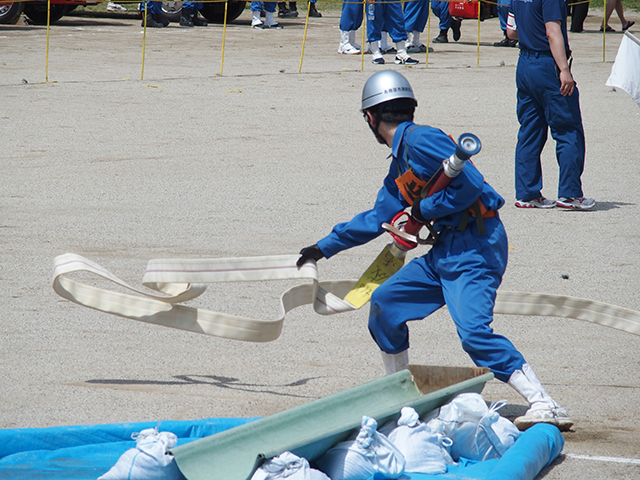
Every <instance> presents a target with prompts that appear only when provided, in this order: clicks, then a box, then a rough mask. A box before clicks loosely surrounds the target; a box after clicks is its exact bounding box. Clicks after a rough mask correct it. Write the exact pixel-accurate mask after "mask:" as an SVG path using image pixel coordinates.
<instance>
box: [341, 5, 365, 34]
mask: <svg viewBox="0 0 640 480" xmlns="http://www.w3.org/2000/svg"><path fill="white" fill-rule="evenodd" d="M361 26H362V4H361V3H347V2H344V3H343V4H342V13H341V14H340V30H341V31H343V32H350V31H352V30H358V29H359V28H360V27H361Z"/></svg>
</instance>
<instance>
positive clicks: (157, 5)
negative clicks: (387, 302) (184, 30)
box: [140, 2, 169, 28]
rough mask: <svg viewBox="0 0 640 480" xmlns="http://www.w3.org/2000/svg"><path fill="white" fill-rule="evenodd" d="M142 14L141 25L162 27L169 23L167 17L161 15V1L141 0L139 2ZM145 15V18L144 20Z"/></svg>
mask: <svg viewBox="0 0 640 480" xmlns="http://www.w3.org/2000/svg"><path fill="white" fill-rule="evenodd" d="M140 13H141V14H142V26H143V27H144V26H145V22H146V25H147V27H151V28H162V27H166V26H167V25H169V19H167V18H166V17H163V16H162V2H143V3H141V4H140ZM145 16H146V20H145Z"/></svg>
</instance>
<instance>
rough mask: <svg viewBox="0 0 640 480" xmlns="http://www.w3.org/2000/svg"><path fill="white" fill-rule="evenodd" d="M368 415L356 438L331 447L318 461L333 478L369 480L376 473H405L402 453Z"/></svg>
mask: <svg viewBox="0 0 640 480" xmlns="http://www.w3.org/2000/svg"><path fill="white" fill-rule="evenodd" d="M377 428H378V423H377V422H376V421H375V420H374V419H373V418H370V417H367V416H366V415H365V416H363V417H362V423H361V428H360V431H359V432H358V434H357V436H356V437H355V438H352V439H350V440H347V441H344V442H341V443H339V444H337V445H336V446H334V447H332V448H330V449H329V450H328V451H327V452H326V453H325V454H324V455H323V456H321V457H320V458H319V459H318V460H317V461H316V463H317V464H318V467H319V468H320V470H322V471H323V472H324V473H326V474H327V475H328V476H329V478H331V480H367V479H368V478H370V477H371V476H372V475H373V474H375V473H380V474H382V475H383V476H384V477H385V478H398V477H400V476H401V475H402V474H403V473H404V466H405V459H404V457H403V456H402V453H400V451H399V450H398V449H397V448H396V447H395V446H394V445H393V444H392V443H391V442H390V441H389V439H388V438H387V437H386V436H385V435H383V434H382V433H380V432H378V431H377Z"/></svg>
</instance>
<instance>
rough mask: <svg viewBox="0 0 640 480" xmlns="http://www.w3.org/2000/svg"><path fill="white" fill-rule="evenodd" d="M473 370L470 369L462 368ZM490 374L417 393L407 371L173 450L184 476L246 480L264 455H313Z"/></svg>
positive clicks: (472, 388) (470, 388) (471, 388)
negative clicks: (365, 419)
mask: <svg viewBox="0 0 640 480" xmlns="http://www.w3.org/2000/svg"><path fill="white" fill-rule="evenodd" d="M465 370H471V369H465ZM491 378H493V374H491V373H487V374H484V375H481V376H477V377H476V378H473V379H471V380H465V381H463V382H461V383H457V384H455V385H453V386H450V387H446V388H444V389H441V390H438V391H436V392H433V393H429V394H427V395H421V393H420V390H419V389H418V386H417V385H416V383H415V382H414V381H413V376H412V375H411V373H410V372H409V371H407V370H404V371H402V372H398V373H395V374H393V375H389V376H386V377H383V378H380V379H378V380H374V381H372V382H369V383H366V384H364V385H360V386H357V387H354V388H350V389H348V390H344V391H342V392H339V393H336V394H334V395H330V396H328V397H324V398H321V399H318V400H315V401H313V402H309V403H306V404H303V405H299V406H297V407H294V408H291V409H289V410H285V411H283V412H280V413H277V414H275V415H271V416H269V417H265V418H262V419H260V420H256V421H255V422H251V423H248V424H245V425H241V426H239V427H235V428H232V429H230V430H227V431H224V432H221V433H218V434H216V435H212V436H210V437H206V438H203V439H201V440H196V441H195V442H191V443H188V444H186V445H182V446H180V447H176V448H174V449H172V450H171V452H172V453H173V455H174V456H175V459H176V462H177V463H178V467H179V468H180V470H181V471H182V473H183V474H184V475H185V477H187V479H188V480H247V479H249V478H250V477H251V475H252V474H253V472H254V470H255V468H257V466H259V465H260V463H261V462H262V460H263V459H265V458H271V457H273V456H276V455H279V454H281V453H282V452H285V451H290V452H293V453H295V454H296V455H298V456H302V457H305V458H307V459H309V460H313V459H315V458H317V457H319V456H320V455H322V454H323V453H324V452H325V451H326V450H328V449H329V448H330V447H331V446H333V445H335V444H336V443H338V442H340V441H342V440H344V439H346V438H347V436H348V435H349V433H350V432H352V431H353V430H354V429H356V428H359V427H360V422H361V420H362V416H363V415H368V416H370V417H373V418H375V419H376V420H378V422H379V424H380V425H382V424H383V423H384V422H385V421H387V420H389V419H391V418H393V417H394V416H397V414H398V412H399V411H400V409H401V408H402V407H403V406H406V405H410V406H412V407H414V408H415V409H416V410H417V411H418V412H419V413H420V414H422V413H426V412H428V411H430V410H433V409H434V408H437V407H439V406H440V405H443V404H444V403H446V402H447V401H449V399H451V398H453V397H454V396H455V395H457V394H458V393H462V392H478V393H479V392H480V391H482V388H483V386H484V384H485V382H487V381H488V380H490V379H491Z"/></svg>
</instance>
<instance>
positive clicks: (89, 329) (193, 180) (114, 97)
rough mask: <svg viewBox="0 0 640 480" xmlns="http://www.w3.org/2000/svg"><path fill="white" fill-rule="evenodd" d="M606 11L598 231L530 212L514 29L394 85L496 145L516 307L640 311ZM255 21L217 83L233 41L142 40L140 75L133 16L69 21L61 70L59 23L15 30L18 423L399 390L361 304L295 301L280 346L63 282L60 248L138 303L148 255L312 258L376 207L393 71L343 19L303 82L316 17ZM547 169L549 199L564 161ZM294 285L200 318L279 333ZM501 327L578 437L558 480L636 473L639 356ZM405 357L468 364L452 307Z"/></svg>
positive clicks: (344, 271)
mask: <svg viewBox="0 0 640 480" xmlns="http://www.w3.org/2000/svg"><path fill="white" fill-rule="evenodd" d="M591 14H592V15H591V16H589V17H588V18H587V21H586V25H585V26H586V30H585V32H583V33H580V34H570V42H571V46H572V49H573V53H574V58H575V61H574V64H573V72H574V75H575V78H576V80H577V82H578V86H579V89H580V96H581V106H582V113H583V121H584V126H585V131H586V138H587V160H586V168H585V172H584V175H583V177H582V178H583V185H584V191H585V194H586V195H587V196H591V197H593V198H595V199H596V200H597V202H598V205H597V207H596V209H595V210H594V211H589V212H574V211H565V210H560V209H552V210H546V211H543V210H521V209H516V208H515V207H514V206H513V201H514V179H513V177H514V173H513V156H514V148H515V143H516V134H517V130H518V123H517V119H516V115H515V104H516V99H515V93H516V91H515V65H516V62H517V55H518V50H517V49H510V48H506V49H505V48H495V47H493V46H492V43H493V42H495V41H498V40H500V39H501V38H502V34H501V31H500V29H499V24H498V19H497V18H494V19H488V20H486V21H484V22H483V23H481V24H480V34H481V45H480V48H479V53H480V58H479V66H477V63H478V58H477V56H476V55H477V53H478V48H477V46H476V43H475V42H476V34H477V31H478V24H477V23H476V22H474V21H470V20H466V21H464V22H463V27H462V39H461V40H460V42H457V43H455V42H451V43H449V44H446V45H435V46H434V47H435V49H436V51H435V52H434V53H432V54H430V55H429V58H428V60H429V63H428V68H425V60H426V55H424V54H422V55H420V56H418V58H419V59H420V61H421V63H420V64H419V65H418V66H416V67H404V66H395V65H393V64H392V63H391V64H388V65H387V66H385V67H384V68H393V69H398V70H399V71H401V72H402V73H403V74H405V75H406V76H407V78H408V79H409V80H410V82H411V83H412V85H413V87H414V89H415V91H416V94H417V96H418V100H419V107H418V109H417V113H416V121H417V122H419V123H426V124H430V125H434V126H438V127H440V128H442V129H443V130H444V131H446V132H447V133H450V134H451V135H453V136H454V137H457V136H458V135H460V134H462V133H464V132H467V131H469V132H472V133H475V134H476V135H478V136H479V137H480V139H481V140H482V142H483V150H482V152H481V153H480V154H479V155H478V156H477V159H476V165H477V166H478V167H479V168H480V170H481V171H482V172H483V173H484V175H485V178H486V179H487V181H488V182H490V183H491V184H492V185H493V186H494V187H495V188H496V189H497V191H498V192H500V193H501V194H502V195H503V196H504V197H505V199H506V200H507V203H506V205H505V207H504V208H503V209H502V210H501V217H502V219H503V222H504V224H505V226H506V229H507V232H508V235H509V244H510V262H509V266H508V268H507V272H506V274H505V277H504V281H503V286H502V289H503V290H509V291H528V292H542V293H553V294H561V295H569V296H575V297H581V298H587V299H592V300H597V301H601V302H606V303H610V304H614V305H618V306H621V307H625V308H629V309H632V310H640V296H639V295H638V292H637V290H638V277H639V269H638V261H637V259H638V256H639V254H640V240H639V236H638V235H639V233H640V227H639V226H638V221H637V219H638V200H639V198H640V188H639V187H638V180H637V179H638V178H640V162H639V160H640V155H639V153H638V152H639V151H640V135H638V132H639V131H640V109H639V108H638V106H637V105H636V104H635V103H634V102H633V101H632V100H631V98H630V97H629V96H628V95H627V94H626V93H624V92H622V91H615V90H614V89H612V88H611V87H607V86H605V82H606V80H607V78H608V76H609V73H610V71H611V66H612V64H613V61H614V59H615V55H616V52H617V48H618V45H619V43H620V40H621V38H622V37H621V35H620V34H611V35H607V36H606V50H605V55H606V61H604V62H603V37H602V35H601V34H599V33H598V28H599V22H600V21H601V12H600V13H598V12H597V11H594V10H593V9H592V11H591ZM627 14H628V18H630V19H634V20H636V21H637V22H638V23H640V18H639V17H640V15H639V14H637V13H633V12H627ZM599 15H600V16H599ZM249 20H250V14H249V12H248V11H245V12H244V14H243V15H242V16H241V17H240V19H239V20H238V21H237V22H235V23H234V24H231V25H228V26H227V29H226V38H225V51H224V64H223V68H222V75H220V72H221V59H222V51H221V46H222V35H223V28H222V26H220V25H211V26H209V27H207V28H194V29H186V28H181V27H179V26H178V25H177V24H171V25H170V26H169V27H168V28H166V29H159V30H148V31H147V32H146V45H145V64H144V79H143V80H141V79H140V76H141V70H142V68H141V67H142V63H141V60H142V40H143V32H142V29H141V28H140V22H139V20H135V19H130V18H88V17H65V18H63V19H62V20H61V21H60V22H58V23H57V24H56V25H54V26H52V27H51V29H50V32H49V54H48V57H47V55H46V45H47V30H46V28H45V27H36V26H24V25H0V97H1V98H2V101H1V103H0V128H1V131H2V136H1V137H0V156H1V157H2V160H1V162H0V245H1V248H0V306H1V307H2V315H0V338H1V340H0V342H1V344H0V345H1V348H0V359H1V361H0V376H1V377H0V378H2V388H0V427H1V428H28V427H48V426H57V425H77V424H94V423H119V422H129V421H147V420H154V421H155V420H162V419H197V418H205V417H256V416H265V415H269V414H272V413H275V412H278V411H281V410H283V409H285V408H289V407H292V406H294V405H298V404H300V403H303V402H308V401H311V400H313V399H316V398H319V397H322V396H325V395H328V394H331V393H334V392H338V391H341V390H343V389H346V388H349V387H352V386H355V385H358V384H361V383H364V382H367V381H369V380H372V379H374V378H377V377H379V376H380V375H382V374H383V368H382V365H381V361H380V358H379V353H378V351H377V349H376V347H375V345H374V343H373V341H372V340H371V339H370V337H369V334H368V331H367V328H366V322H367V313H368V312H367V308H364V309H362V310H361V311H358V312H353V313H348V314H341V315H337V316H333V317H323V316H319V315H317V314H315V313H314V312H313V311H312V309H311V307H300V308H298V309H296V310H294V311H292V312H291V313H290V314H289V315H288V316H287V319H286V320H285V324H284V330H283V333H282V335H281V337H280V338H278V339H277V340H276V341H274V342H271V343H266V344H259V343H242V342H236V341H231V340H224V339H220V338H215V337H209V336H204V335H198V334H195V333H188V332H184V331H180V330H175V329H169V328H163V327H159V326H154V325H149V324H144V323H138V322H135V321H131V320H126V319H122V318H119V317H115V316H110V315H107V314H103V313H100V312H96V311H93V310H90V309H87V308H83V307H80V306H77V305H75V304H73V303H70V302H68V301H66V300H63V299H62V298H60V297H58V296H57V295H56V294H55V293H54V291H53V289H52V288H51V273H52V265H53V259H54V258H55V256H57V255H60V254H63V253H66V252H74V253H78V254H81V255H83V256H85V257H87V258H89V259H90V260H93V261H95V262H97V263H99V264H101V265H102V266H104V267H105V268H107V269H109V270H110V271H112V272H113V273H114V274H116V275H118V276H119V277H120V278H122V279H124V280H126V281H127V282H129V283H130V284H132V285H135V286H139V285H140V282H141V279H142V274H143V272H144V269H145V265H146V263H147V261H148V260H150V259H152V258H220V257H242V256H262V255H276V254H291V253H296V252H298V251H299V250H300V248H302V247H303V246H307V245H309V244H312V243H314V242H315V241H317V240H318V239H319V238H321V237H323V236H324V235H326V234H327V233H328V232H329V231H330V229H331V227H332V226H333V225H334V224H335V223H337V222H339V221H344V220H347V219H349V218H351V217H352V216H353V215H354V214H356V213H358V212H360V211H362V210H364V209H367V208H369V207H370V206H371V205H372V203H373V200H374V198H375V193H376V191H377V189H378V188H379V187H380V185H381V181H382V178H383V177H384V175H385V173H386V171H387V168H388V161H387V160H386V159H385V158H386V156H387V155H388V153H389V152H388V149H387V148H386V147H384V146H380V145H378V144H377V143H376V142H375V141H374V139H373V137H372V136H371V133H370V132H369V130H368V127H367V126H366V125H365V123H364V122H363V121H362V117H361V115H360V113H359V111H358V109H359V100H360V93H361V89H362V86H363V84H364V82H365V80H366V79H367V78H368V77H369V76H370V75H371V74H372V73H374V72H375V71H378V70H380V68H381V67H378V66H374V65H372V64H371V61H370V58H369V57H365V58H364V64H363V66H364V71H361V65H362V64H361V59H360V57H350V56H344V55H338V54H337V53H336V49H337V46H338V39H339V29H338V22H339V13H338V12H337V11H335V12H332V11H329V12H325V15H324V16H323V17H322V18H320V19H312V20H311V21H310V22H309V28H308V31H307V37H306V44H305V50H304V61H303V63H302V73H298V70H299V69H300V59H301V47H302V39H303V35H304V19H302V18H298V19H295V20H284V21H283V22H282V23H283V24H284V25H285V28H284V29H282V30H272V31H262V30H255V29H251V28H250V27H249ZM611 24H612V26H613V27H614V28H616V27H618V25H617V24H616V23H615V21H614V20H612V22H611ZM435 28H436V26H435V25H432V31H431V34H430V37H431V38H433V37H435V36H436V34H437V32H436V31H435ZM618 30H619V28H618ZM632 31H633V29H632ZM426 36H427V35H426V34H425V37H426ZM387 58H388V59H389V61H391V62H392V59H393V57H387ZM47 62H48V63H47ZM45 80H48V82H45ZM25 82H26V83H25ZM543 169H544V175H545V177H544V179H545V188H544V194H545V195H546V196H547V197H550V198H556V195H557V193H556V185H557V164H556V162H555V157H554V143H553V142H552V141H549V143H548V145H547V148H546V149H545V151H544V153H543ZM388 241H389V239H388V238H382V237H381V238H379V239H377V240H375V241H373V242H371V243H370V244H368V245H365V246H362V247H359V248H356V249H352V250H350V251H347V252H343V253H341V254H339V255H337V256H336V257H334V258H332V259H331V260H329V261H327V260H322V261H320V262H319V268H320V274H321V279H323V280H328V279H343V278H357V277H358V276H359V275H360V274H361V273H362V272H363V271H364V270H365V269H366V267H367V266H368V265H369V264H370V263H371V261H372V260H373V259H374V258H375V256H376V255H377V254H378V253H379V251H380V250H381V249H382V248H383V246H384V245H385V244H386V243H388ZM423 252H424V251H423ZM86 280H87V281H89V282H92V281H93V280H91V279H89V278H87V279H86ZM96 284H98V285H100V283H99V282H96ZM292 284H293V282H259V283H255V284H242V283H234V284H224V285H213V286H212V287H210V289H209V290H208V291H207V293H206V294H205V295H204V296H203V297H201V298H199V299H198V300H196V301H194V302H192V303H193V304H194V306H201V307H203V308H208V309H211V310H215V311H222V312H225V313H233V314H239V315H248V316H252V317H256V318H265V319H270V318H276V317H277V316H278V313H279V309H278V305H279V303H278V299H279V296H280V294H281V293H282V292H283V291H284V290H285V289H286V288H288V287H289V286H291V285H292ZM471 301H472V299H471ZM494 326H495V329H496V331H497V332H499V333H502V334H504V335H506V336H507V337H508V338H510V339H511V340H512V341H513V342H514V343H515V345H516V346H517V347H518V348H519V349H520V350H521V351H522V352H523V354H524V355H525V357H526V358H527V360H528V362H529V363H530V364H531V365H532V366H533V368H534V370H535V371H536V373H537V374H538V376H539V378H540V379H541V380H542V382H543V384H544V385H545V387H546V388H547V390H548V391H549V392H550V393H551V395H552V396H553V397H554V398H555V399H556V400H557V401H558V402H559V403H560V404H561V405H563V406H564V407H565V408H566V409H567V410H568V411H569V413H570V414H571V416H572V418H573V419H574V420H575V423H576V424H575V427H574V428H573V430H572V431H570V432H567V433H565V434H564V438H565V440H566V445H565V449H564V454H563V456H561V457H560V458H559V459H558V460H556V461H555V462H554V464H553V465H552V466H551V467H550V468H548V469H546V470H545V471H544V472H543V476H544V478H545V479H561V478H562V479H567V478H581V479H584V480H586V479H602V478H621V479H622V478H624V479H627V478H628V479H632V478H640V464H639V463H640V460H639V459H640V419H639V414H638V412H639V411H640V381H639V376H638V370H639V368H640V348H639V346H640V339H639V338H638V337H637V336H634V335H631V334H628V333H625V332H621V331H617V330H614V329H610V328H606V327H602V326H599V325H595V324H590V323H586V322H582V321H578V320H570V319H561V318H552V317H517V316H505V315H496V318H495V321H494ZM411 345H412V348H411V361H412V363H422V364H431V365H451V366H471V362H470V360H469V359H468V357H467V356H466V354H465V353H464V352H463V351H462V349H461V348H460V345H459V341H458V339H457V337H456V333H455V330H454V328H453V325H452V322H451V319H450V317H449V315H448V313H447V311H446V309H444V310H443V311H440V312H438V313H436V314H434V315H433V316H432V317H431V318H429V319H428V320H426V321H418V322H414V323H412V325H411ZM484 396H485V399H486V400H487V401H493V400H501V399H506V400H508V402H509V405H508V406H507V407H505V408H504V409H503V414H505V415H509V414H511V415H513V414H518V413H520V412H522V411H524V409H525V405H524V401H523V400H522V399H521V398H520V397H519V396H518V395H517V394H516V393H515V392H514V391H512V390H511V389H510V388H509V387H507V386H505V385H504V384H501V383H500V382H498V381H496V380H493V381H491V382H489V383H488V384H487V386H486V388H485V391H484ZM584 457H588V458H584ZM612 458H613V459H612ZM615 459H619V460H620V461H615Z"/></svg>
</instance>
